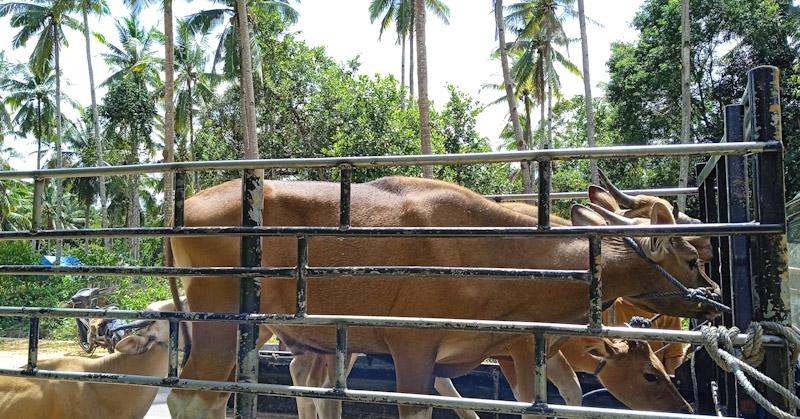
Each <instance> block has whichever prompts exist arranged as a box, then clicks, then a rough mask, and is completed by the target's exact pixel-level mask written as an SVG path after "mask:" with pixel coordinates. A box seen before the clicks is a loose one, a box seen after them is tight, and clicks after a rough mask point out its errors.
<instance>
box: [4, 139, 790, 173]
mask: <svg viewBox="0 0 800 419" xmlns="http://www.w3.org/2000/svg"><path fill="white" fill-rule="evenodd" d="M779 146H780V145H779V144H778V143H775V142H746V143H741V144H718V143H711V144H663V145H636V146H612V147H578V148H558V149H543V150H528V151H505V152H490V153H466V154H431V155H411V156H363V157H318V158H287V159H262V160H222V161H187V162H173V163H151V164H132V165H125V166H105V167H67V168H59V169H42V170H19V171H13V170H10V171H0V180H7V179H34V178H43V179H46V178H68V177H94V176H121V175H134V174H144V173H159V172H160V173H163V172H169V171H186V172H190V171H203V170H243V169H251V170H257V169H263V170H267V169H314V168H326V167H327V168H333V167H338V166H341V165H343V164H346V165H350V166H352V167H354V168H358V167H404V166H424V165H462V164H465V165H466V164H485V163H512V162H519V161H522V160H530V161H542V160H575V159H582V160H588V159H609V158H618V157H661V156H666V157H680V156H694V155H729V154H745V153H766V152H772V151H775V150H777V149H778V147H779Z"/></svg>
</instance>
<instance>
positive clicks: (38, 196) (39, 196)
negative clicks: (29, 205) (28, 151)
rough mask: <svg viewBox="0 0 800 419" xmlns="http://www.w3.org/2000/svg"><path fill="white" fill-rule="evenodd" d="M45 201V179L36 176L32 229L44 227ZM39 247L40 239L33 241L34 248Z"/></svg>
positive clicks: (34, 181)
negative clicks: (43, 206)
mask: <svg viewBox="0 0 800 419" xmlns="http://www.w3.org/2000/svg"><path fill="white" fill-rule="evenodd" d="M43 202H44V179H42V178H36V179H34V180H33V220H31V230H33V231H36V230H39V229H40V228H42V203H43ZM38 247H39V241H38V240H34V241H33V249H34V250H36V249H38Z"/></svg>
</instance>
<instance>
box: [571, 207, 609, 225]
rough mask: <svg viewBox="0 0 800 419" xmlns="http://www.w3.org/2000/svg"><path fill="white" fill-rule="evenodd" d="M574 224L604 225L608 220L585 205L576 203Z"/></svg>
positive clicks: (573, 217)
mask: <svg viewBox="0 0 800 419" xmlns="http://www.w3.org/2000/svg"><path fill="white" fill-rule="evenodd" d="M570 218H571V219H572V225H574V226H604V225H606V220H605V219H603V217H602V216H601V215H600V214H598V213H596V212H594V211H592V210H591V209H589V208H588V207H585V206H583V205H579V204H575V205H573V206H572V215H571V217H570Z"/></svg>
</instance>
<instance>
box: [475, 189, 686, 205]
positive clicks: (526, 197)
mask: <svg viewBox="0 0 800 419" xmlns="http://www.w3.org/2000/svg"><path fill="white" fill-rule="evenodd" d="M622 192H624V193H626V194H628V195H652V196H677V195H694V194H696V193H697V188H658V189H626V190H624V191H622ZM484 197H485V198H487V199H491V200H493V201H498V202H502V201H536V200H537V199H539V194H535V193H529V194H525V193H518V194H498V195H484ZM588 197H589V192H587V191H578V192H553V193H551V194H550V200H551V201H553V200H557V199H581V198H588Z"/></svg>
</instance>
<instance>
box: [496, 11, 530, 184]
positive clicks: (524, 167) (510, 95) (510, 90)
mask: <svg viewBox="0 0 800 419" xmlns="http://www.w3.org/2000/svg"><path fill="white" fill-rule="evenodd" d="M494 20H495V24H496V25H497V39H498V42H499V43H500V65H501V67H502V68H503V87H505V90H506V101H507V102H508V112H509V114H510V118H511V127H512V128H513V130H514V141H515V142H516V143H517V150H519V151H522V150H525V138H524V136H523V134H522V127H521V126H520V123H519V113H518V112H517V97H516V96H515V95H514V82H513V81H512V80H511V67H510V66H509V65H508V51H507V50H506V24H505V21H504V20H503V0H495V1H494ZM520 170H521V176H522V191H523V193H532V192H533V188H531V173H530V172H531V169H530V163H528V162H527V161H521V162H520Z"/></svg>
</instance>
